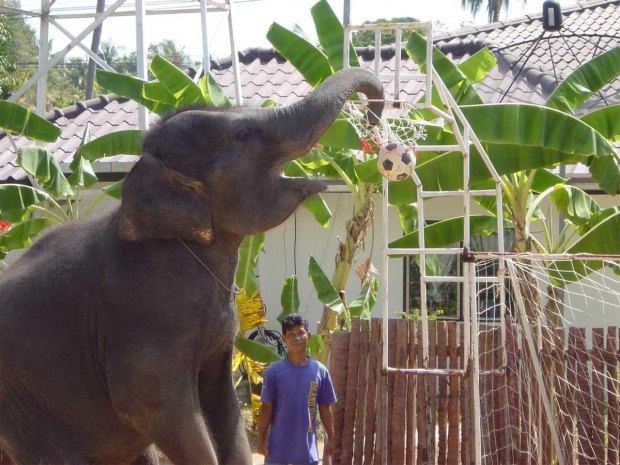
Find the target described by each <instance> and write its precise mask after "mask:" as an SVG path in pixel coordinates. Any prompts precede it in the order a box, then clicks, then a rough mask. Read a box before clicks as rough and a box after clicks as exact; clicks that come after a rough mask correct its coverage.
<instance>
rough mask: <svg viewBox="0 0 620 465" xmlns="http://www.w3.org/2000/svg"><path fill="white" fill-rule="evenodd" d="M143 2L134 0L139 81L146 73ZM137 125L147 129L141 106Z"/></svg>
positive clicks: (147, 123) (145, 76) (145, 116)
mask: <svg viewBox="0 0 620 465" xmlns="http://www.w3.org/2000/svg"><path fill="white" fill-rule="evenodd" d="M144 10H145V8H144V0H136V65H137V68H138V69H137V75H138V77H139V78H140V79H144V80H146V79H147V73H146V49H145V47H144ZM138 125H139V127H140V129H142V130H146V129H148V128H149V120H148V113H147V109H146V108H145V107H144V106H143V105H139V106H138Z"/></svg>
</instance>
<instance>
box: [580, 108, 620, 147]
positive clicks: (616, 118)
mask: <svg viewBox="0 0 620 465" xmlns="http://www.w3.org/2000/svg"><path fill="white" fill-rule="evenodd" d="M580 119H581V121H583V122H584V123H586V124H587V125H589V126H592V127H593V128H594V129H596V130H597V131H598V132H599V133H600V134H601V135H602V136H603V137H604V138H605V139H607V140H609V141H612V142H618V141H620V105H610V106H608V107H603V108H601V109H599V110H594V111H591V112H590V113H588V114H586V115H583V116H582V117H581V118H580Z"/></svg>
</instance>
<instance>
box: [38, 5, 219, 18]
mask: <svg viewBox="0 0 620 465" xmlns="http://www.w3.org/2000/svg"><path fill="white" fill-rule="evenodd" d="M207 11H227V9H226V10H223V9H222V8H217V7H211V8H207ZM195 13H200V7H192V8H179V9H176V8H174V9H170V8H167V9H159V10H158V9H151V10H146V13H145V14H146V15H147V16H156V15H179V14H195ZM135 15H136V11H135V10H123V11H115V12H114V13H112V14H111V15H110V16H135ZM98 16H99V13H73V14H72V13H67V14H58V15H55V14H50V17H52V18H54V19H83V18H96V17H98Z"/></svg>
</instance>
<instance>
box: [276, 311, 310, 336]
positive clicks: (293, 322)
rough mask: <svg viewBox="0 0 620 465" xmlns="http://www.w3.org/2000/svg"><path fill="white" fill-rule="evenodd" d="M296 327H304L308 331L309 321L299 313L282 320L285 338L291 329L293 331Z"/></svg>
mask: <svg viewBox="0 0 620 465" xmlns="http://www.w3.org/2000/svg"><path fill="white" fill-rule="evenodd" d="M295 326H303V327H304V329H305V330H306V331H308V320H306V319H305V318H304V317H303V316H302V315H300V314H299V313H291V314H290V315H286V316H285V317H284V319H283V320H282V335H283V336H284V335H285V334H286V332H287V331H288V330H289V329H293V328H294V327H295Z"/></svg>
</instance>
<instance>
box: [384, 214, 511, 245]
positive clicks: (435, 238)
mask: <svg viewBox="0 0 620 465" xmlns="http://www.w3.org/2000/svg"><path fill="white" fill-rule="evenodd" d="M509 226H510V223H508V222H507V221H504V227H509ZM496 231H497V220H496V218H495V217H494V216H489V215H471V217H470V234H471V235H472V236H479V235H481V234H485V235H487V236H488V235H489V234H491V233H494V232H496ZM463 232H464V222H463V217H462V216H458V217H455V218H450V219H447V220H443V221H438V222H436V223H433V224H431V225H428V226H426V227H425V228H424V242H425V244H424V245H425V246H426V247H427V248H438V247H448V246H449V245H451V244H456V243H459V242H461V241H462V240H463ZM418 246H419V241H418V231H417V230H415V231H413V232H411V233H409V234H407V235H405V236H403V237H400V238H398V239H396V240H395V241H392V242H391V243H390V244H389V245H388V247H390V248H392V249H396V248H417V247H418Z"/></svg>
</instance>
